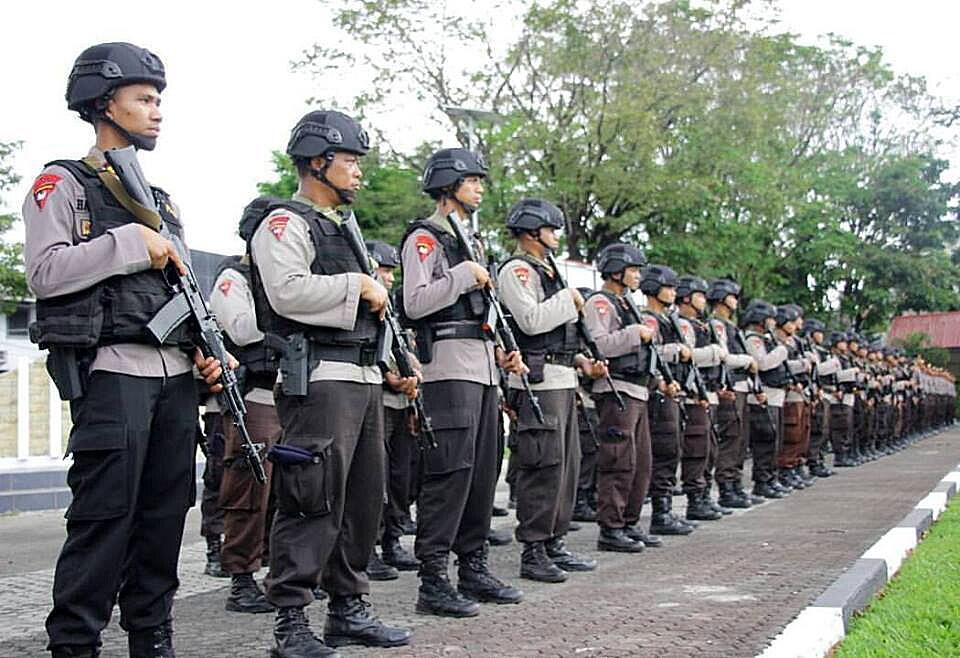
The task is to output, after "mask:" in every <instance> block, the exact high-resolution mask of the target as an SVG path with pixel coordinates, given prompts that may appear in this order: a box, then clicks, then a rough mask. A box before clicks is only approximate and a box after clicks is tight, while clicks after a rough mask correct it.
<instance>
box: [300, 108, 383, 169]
mask: <svg viewBox="0 0 960 658" xmlns="http://www.w3.org/2000/svg"><path fill="white" fill-rule="evenodd" d="M369 150H370V137H369V135H367V131H366V130H364V129H363V128H362V127H361V126H360V124H359V123H357V122H356V121H354V120H353V119H351V118H350V117H348V116H347V115H346V114H344V113H343V112H335V111H333V110H326V111H322V110H321V111H314V112H308V113H307V114H305V115H304V116H303V118H302V119H300V120H299V121H297V125H295V126H294V127H293V130H292V131H291V132H290V141H289V142H287V155H289V156H290V157H291V158H320V157H324V156H326V155H327V154H328V153H335V152H337V151H346V152H347V153H356V154H357V155H366V154H367V151H369Z"/></svg>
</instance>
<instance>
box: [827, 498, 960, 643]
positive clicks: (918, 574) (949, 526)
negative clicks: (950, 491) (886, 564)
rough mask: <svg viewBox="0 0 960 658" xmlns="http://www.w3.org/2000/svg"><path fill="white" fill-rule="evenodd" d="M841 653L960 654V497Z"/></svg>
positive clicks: (860, 619)
mask: <svg viewBox="0 0 960 658" xmlns="http://www.w3.org/2000/svg"><path fill="white" fill-rule="evenodd" d="M832 655H833V656H834V657H835V658H878V657H880V656H896V657H898V658H899V657H901V656H902V657H904V658H927V657H929V658H934V657H936V658H946V657H947V656H960V498H957V499H954V501H953V503H951V504H950V506H949V507H948V508H947V510H946V512H944V513H943V515H941V517H940V519H939V520H938V521H937V522H936V523H934V524H933V526H932V527H931V529H930V534H929V536H928V537H927V538H926V539H925V540H924V541H923V542H922V543H921V544H920V545H919V546H918V547H917V548H916V550H915V551H914V553H913V555H912V556H910V557H909V558H908V559H907V560H906V561H905V562H904V564H903V566H902V567H901V568H900V572H899V573H898V574H897V576H896V577H895V578H894V579H893V580H892V581H890V583H888V584H887V586H886V588H885V589H884V590H883V591H882V592H881V593H880V595H879V596H878V598H877V600H875V601H874V602H873V603H872V604H871V605H870V607H869V608H867V610H866V611H865V612H864V613H863V615H862V616H860V617H857V618H856V619H854V620H853V623H852V624H851V628H850V632H849V633H848V634H847V637H846V638H845V639H844V640H843V642H842V643H841V644H840V646H839V647H838V648H837V650H836V651H835V652H834V653H833V654H832Z"/></svg>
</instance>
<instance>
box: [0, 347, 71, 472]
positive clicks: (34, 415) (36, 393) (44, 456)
mask: <svg viewBox="0 0 960 658" xmlns="http://www.w3.org/2000/svg"><path fill="white" fill-rule="evenodd" d="M15 362H16V368H15V369H14V370H12V371H9V372H6V373H4V374H3V375H0V376H2V377H3V378H6V381H5V382H3V383H4V386H3V387H2V388H0V396H2V397H3V398H4V399H0V414H3V415H7V414H9V413H10V412H11V411H13V410H14V409H15V410H16V412H15V413H16V420H15V421H14V419H13V418H11V417H9V416H8V417H6V418H2V417H0V465H6V466H14V467H16V466H27V465H31V466H32V465H36V464H37V463H38V462H48V461H49V460H51V459H60V458H61V457H63V452H64V443H65V441H66V437H67V435H68V432H65V430H69V420H67V422H65V419H64V415H65V411H66V406H65V403H63V402H62V401H61V400H60V396H59V394H58V393H57V388H56V386H55V385H54V384H53V381H52V380H51V379H50V378H49V377H48V376H47V375H46V372H45V371H44V370H43V367H44V362H43V360H42V359H41V360H34V359H30V358H28V357H26V356H18V357H16V361H15ZM11 379H14V380H15V382H14V381H11ZM31 380H32V381H31ZM41 386H42V387H43V389H45V390H43V389H41V390H38V387H41ZM14 439H15V440H14Z"/></svg>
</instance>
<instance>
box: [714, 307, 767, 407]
mask: <svg viewBox="0 0 960 658" xmlns="http://www.w3.org/2000/svg"><path fill="white" fill-rule="evenodd" d="M709 322H710V324H711V325H713V329H714V331H716V333H717V340H719V341H720V344H721V345H729V344H730V342H729V340H730V339H729V336H727V325H726V323H725V322H724V321H723V320H721V319H720V318H716V317H714V318H710V320H709ZM724 363H726V364H727V368H728V369H729V370H731V371H736V372H743V373H746V374H747V375H749V374H750V370H751V368H752V367H753V364H754V363H756V362H755V361H754V359H753V357H752V356H750V355H749V354H733V353H731V352H729V351H728V352H727V355H726V356H725V357H724ZM733 390H735V391H737V392H738V393H748V392H749V391H750V383H749V382H748V381H747V380H743V381H739V382H736V383H735V384H734V385H733Z"/></svg>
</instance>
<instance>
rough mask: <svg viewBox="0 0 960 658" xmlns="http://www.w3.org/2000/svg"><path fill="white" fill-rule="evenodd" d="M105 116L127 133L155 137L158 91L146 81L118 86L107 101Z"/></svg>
mask: <svg viewBox="0 0 960 658" xmlns="http://www.w3.org/2000/svg"><path fill="white" fill-rule="evenodd" d="M105 114H106V115H107V117H109V118H110V119H112V120H113V121H114V122H115V123H116V124H117V125H119V126H120V127H121V128H123V129H124V130H126V131H127V132H129V133H134V134H137V135H144V136H146V137H157V136H158V135H159V134H160V122H161V121H163V115H162V114H160V92H159V91H157V88H156V87H154V86H153V85H151V84H147V83H136V84H132V85H124V86H122V87H118V88H117V89H116V90H115V91H114V92H113V97H112V98H111V99H110V100H108V101H107V107H106V110H105Z"/></svg>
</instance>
